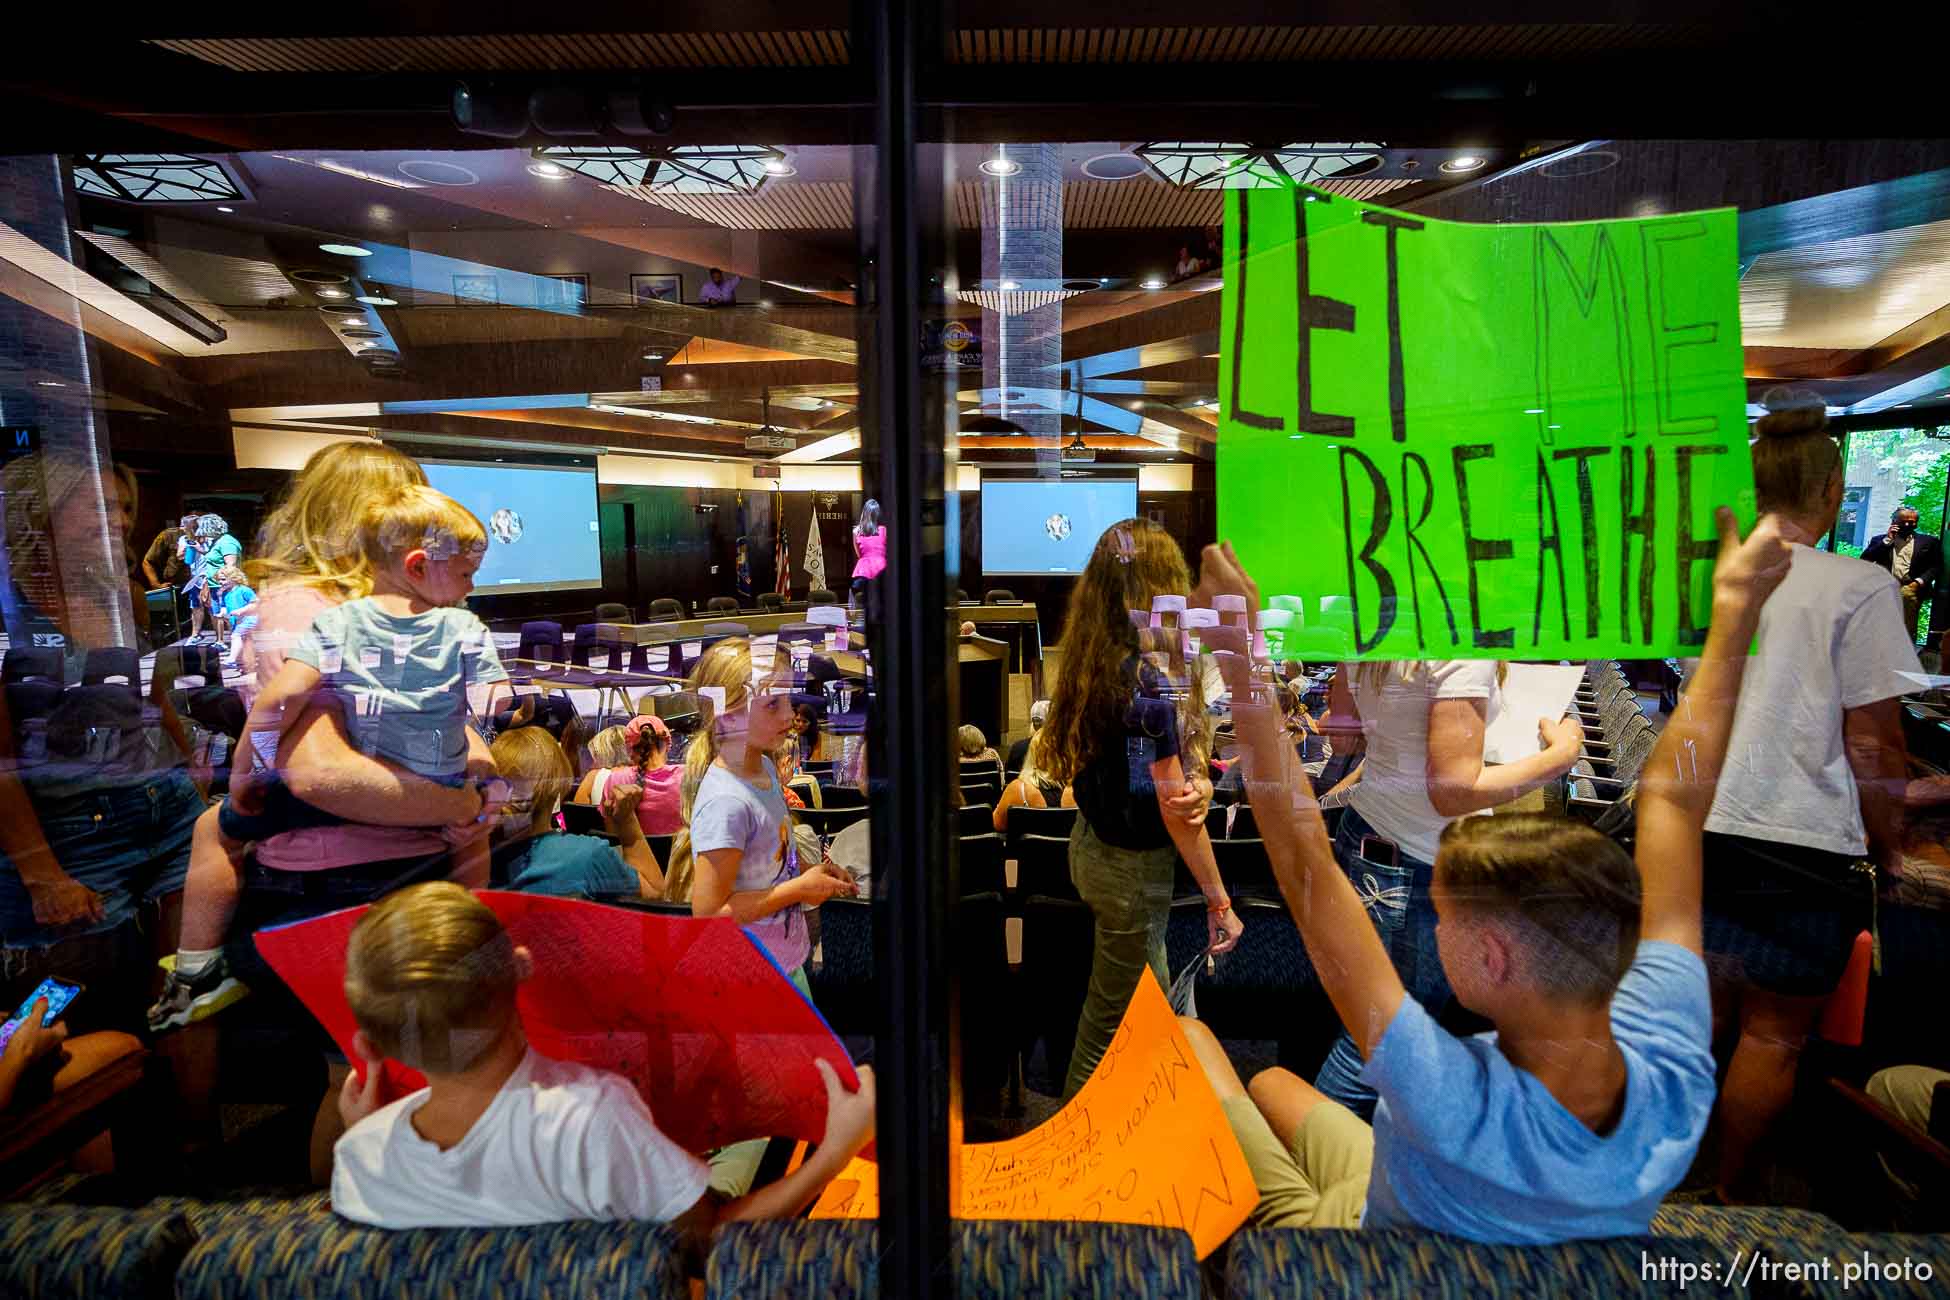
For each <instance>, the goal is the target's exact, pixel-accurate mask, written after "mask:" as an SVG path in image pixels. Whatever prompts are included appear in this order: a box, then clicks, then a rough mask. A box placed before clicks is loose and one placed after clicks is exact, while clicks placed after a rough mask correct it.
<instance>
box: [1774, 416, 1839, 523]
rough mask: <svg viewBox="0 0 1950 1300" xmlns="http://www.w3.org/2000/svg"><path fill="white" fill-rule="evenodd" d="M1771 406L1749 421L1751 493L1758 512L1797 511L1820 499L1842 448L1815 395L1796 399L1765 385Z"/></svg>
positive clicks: (1796, 512)
mask: <svg viewBox="0 0 1950 1300" xmlns="http://www.w3.org/2000/svg"><path fill="white" fill-rule="evenodd" d="M1764 400H1765V401H1766V402H1767V404H1768V405H1769V406H1770V407H1772V408H1773V409H1771V410H1769V411H1768V413H1767V414H1766V415H1763V416H1761V417H1760V419H1759V420H1757V421H1755V422H1754V445H1753V457H1754V496H1755V498H1756V501H1757V504H1758V505H1759V506H1760V509H1761V512H1762V513H1763V514H1764V513H1766V512H1768V511H1773V510H1778V511H1781V512H1782V513H1784V514H1794V515H1798V514H1801V513H1802V512H1804V511H1807V510H1811V509H1814V508H1816V507H1818V506H1821V505H1823V504H1824V501H1825V496H1826V493H1827V491H1828V485H1829V483H1831V482H1832V481H1833V480H1834V478H1835V475H1836V474H1837V473H1838V472H1839V471H1840V470H1841V467H1842V449H1841V447H1840V446H1839V445H1838V444H1837V443H1836V441H1835V438H1834V435H1832V434H1830V433H1829V432H1828V411H1827V409H1826V408H1825V407H1823V406H1822V405H1821V403H1820V400H1819V399H1818V398H1810V399H1808V400H1805V401H1803V400H1798V399H1797V397H1796V395H1794V394H1792V393H1787V394H1783V393H1782V392H1781V391H1780V390H1779V389H1772V390H1769V392H1768V393H1767V396H1766V398H1765V399H1764Z"/></svg>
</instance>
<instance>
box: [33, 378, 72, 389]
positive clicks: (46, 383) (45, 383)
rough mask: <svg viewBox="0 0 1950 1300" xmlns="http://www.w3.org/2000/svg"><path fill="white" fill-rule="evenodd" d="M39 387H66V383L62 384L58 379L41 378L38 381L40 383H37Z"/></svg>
mask: <svg viewBox="0 0 1950 1300" xmlns="http://www.w3.org/2000/svg"><path fill="white" fill-rule="evenodd" d="M39 387H42V388H66V387H67V385H66V384H64V383H62V382H61V381H60V380H58V379H43V380H41V381H40V384H39Z"/></svg>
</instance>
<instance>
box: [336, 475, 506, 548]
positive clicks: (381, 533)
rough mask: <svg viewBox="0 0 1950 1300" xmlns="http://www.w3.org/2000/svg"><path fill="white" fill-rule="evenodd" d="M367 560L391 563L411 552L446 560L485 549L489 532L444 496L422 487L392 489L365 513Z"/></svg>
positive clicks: (375, 500)
mask: <svg viewBox="0 0 1950 1300" xmlns="http://www.w3.org/2000/svg"><path fill="white" fill-rule="evenodd" d="M364 533H365V546H366V560H367V562H368V563H370V564H373V565H386V564H391V563H394V562H395V561H397V560H399V559H400V558H401V557H403V556H404V555H406V554H407V553H408V552H410V551H414V550H424V551H425V552H426V553H427V556H428V558H430V559H435V560H450V559H453V558H454V557H455V556H457V555H459V554H460V553H461V552H463V551H471V550H476V549H479V548H483V547H485V546H486V545H487V529H486V528H483V527H482V526H481V521H480V520H479V519H476V518H475V517H474V512H473V511H471V510H469V509H468V508H467V507H466V506H464V505H462V504H461V503H460V502H458V501H456V500H454V499H453V498H452V497H450V496H448V495H447V494H446V493H445V492H437V491H435V490H434V489H432V488H430V487H426V486H424V485H422V484H411V485H408V486H406V487H402V488H395V489H394V490H393V491H392V492H389V493H387V494H386V495H385V496H382V497H378V498H376V499H374V500H373V501H372V502H371V503H370V504H368V505H367V507H366V525H365V529H364Z"/></svg>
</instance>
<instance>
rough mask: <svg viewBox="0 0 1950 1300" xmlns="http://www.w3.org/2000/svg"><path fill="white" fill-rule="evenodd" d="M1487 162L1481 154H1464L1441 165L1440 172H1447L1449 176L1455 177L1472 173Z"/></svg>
mask: <svg viewBox="0 0 1950 1300" xmlns="http://www.w3.org/2000/svg"><path fill="white" fill-rule="evenodd" d="M1488 161H1489V159H1487V158H1485V157H1483V156H1482V155H1481V154H1473V153H1466V154H1463V155H1462V156H1460V157H1457V158H1451V159H1450V160H1449V161H1448V162H1446V163H1443V164H1442V170H1443V171H1445V172H1448V173H1449V174H1450V175H1451V176H1455V175H1457V174H1459V173H1461V172H1473V171H1475V170H1476V169H1477V168H1478V167H1481V166H1482V165H1483V164H1484V163H1486V162H1488Z"/></svg>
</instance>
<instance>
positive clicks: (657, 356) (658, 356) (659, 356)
mask: <svg viewBox="0 0 1950 1300" xmlns="http://www.w3.org/2000/svg"><path fill="white" fill-rule="evenodd" d="M643 359H644V360H645V361H662V360H663V359H664V354H663V353H661V352H646V353H644V354H643Z"/></svg>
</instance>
